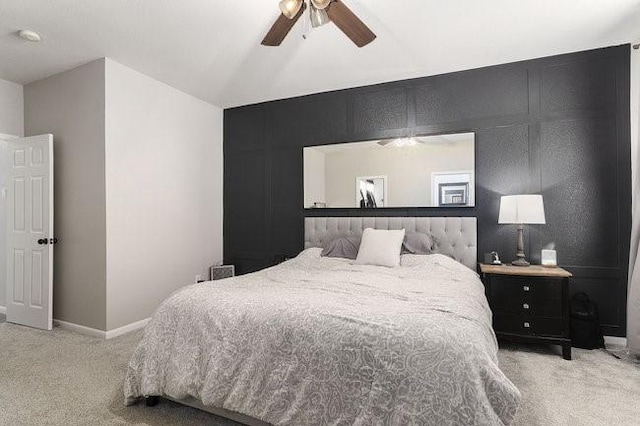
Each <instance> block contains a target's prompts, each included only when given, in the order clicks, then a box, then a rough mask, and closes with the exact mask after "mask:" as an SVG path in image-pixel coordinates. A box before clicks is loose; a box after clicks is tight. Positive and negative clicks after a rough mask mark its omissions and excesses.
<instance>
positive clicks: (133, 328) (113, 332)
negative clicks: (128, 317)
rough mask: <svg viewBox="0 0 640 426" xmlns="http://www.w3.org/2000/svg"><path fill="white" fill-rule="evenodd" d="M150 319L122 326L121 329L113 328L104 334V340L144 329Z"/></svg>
mask: <svg viewBox="0 0 640 426" xmlns="http://www.w3.org/2000/svg"><path fill="white" fill-rule="evenodd" d="M150 320H151V318H145V319H143V320H140V321H136V322H132V323H131V324H127V325H123V326H122V327H118V328H115V329H113V330H109V331H107V332H106V335H105V338H106V339H113V338H114V337H118V336H122V335H123V334H127V333H131V332H133V331H137V330H140V329H142V328H144V327H145V326H146V325H147V323H148V322H149V321H150Z"/></svg>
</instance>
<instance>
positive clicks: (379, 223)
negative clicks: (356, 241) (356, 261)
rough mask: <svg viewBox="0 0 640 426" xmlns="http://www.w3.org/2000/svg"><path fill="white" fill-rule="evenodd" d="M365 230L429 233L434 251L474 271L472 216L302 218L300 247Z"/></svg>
mask: <svg viewBox="0 0 640 426" xmlns="http://www.w3.org/2000/svg"><path fill="white" fill-rule="evenodd" d="M365 228H374V229H402V228H404V229H405V230H406V231H407V232H422V233H425V234H431V235H433V236H434V237H435V239H436V242H437V247H436V250H435V251H436V252H437V253H442V254H446V255H448V256H451V257H453V258H454V259H455V260H457V261H458V262H460V263H462V264H463V265H465V266H467V267H469V268H471V269H473V270H474V271H475V270H476V263H477V261H478V255H477V221H476V218H475V217H306V218H305V219H304V248H305V249H306V248H309V247H323V248H324V246H325V245H326V244H327V243H329V242H330V241H332V240H333V239H335V238H337V237H342V236H349V235H362V231H364V229H365Z"/></svg>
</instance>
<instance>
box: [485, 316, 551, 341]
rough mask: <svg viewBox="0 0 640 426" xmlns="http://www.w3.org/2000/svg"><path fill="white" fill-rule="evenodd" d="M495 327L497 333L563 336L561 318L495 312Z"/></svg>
mask: <svg viewBox="0 0 640 426" xmlns="http://www.w3.org/2000/svg"><path fill="white" fill-rule="evenodd" d="M493 328H494V330H495V331H496V333H514V334H528V335H535V336H562V334H563V333H562V319H561V318H539V317H528V316H525V315H508V314H495V315H494V317H493Z"/></svg>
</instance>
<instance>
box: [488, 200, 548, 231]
mask: <svg viewBox="0 0 640 426" xmlns="http://www.w3.org/2000/svg"><path fill="white" fill-rule="evenodd" d="M498 223H500V224H518V225H520V224H522V225H526V224H544V223H546V221H545V217H544V203H543V202H542V195H505V196H503V197H501V198H500V214H499V216H498Z"/></svg>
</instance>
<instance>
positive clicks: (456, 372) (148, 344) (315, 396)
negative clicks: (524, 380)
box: [124, 248, 520, 425]
mask: <svg viewBox="0 0 640 426" xmlns="http://www.w3.org/2000/svg"><path fill="white" fill-rule="evenodd" d="M124 393H125V402H126V403H127V404H132V403H134V402H135V401H136V399H137V398H138V397H141V396H149V395H166V396H169V397H171V398H174V399H184V398H186V397H189V396H192V397H195V398H197V399H199V400H200V401H202V403H203V404H204V405H209V406H216V407H222V408H225V409H227V410H231V411H236V412H239V413H243V414H246V415H249V416H251V417H254V418H256V419H260V420H263V421H266V422H269V423H272V424H277V425H500V424H509V423H510V422H511V421H512V419H513V418H514V416H515V413H516V410H517V408H518V405H519V403H520V393H519V391H518V389H517V388H516V387H515V386H514V385H513V384H512V383H511V382H510V381H509V379H507V377H505V375H504V374H503V373H502V371H501V370H500V368H499V367H498V360H497V344H496V338H495V335H494V333H493V330H492V328H491V311H490V309H489V307H488V305H487V301H486V298H485V296H484V289H483V286H482V283H481V282H480V280H479V279H478V276H477V275H476V274H475V273H474V272H473V271H471V270H470V269H468V268H466V267H465V266H463V265H461V264H459V263H457V262H455V261H454V260H452V259H450V258H448V257H446V256H443V255H439V254H434V255H429V256H415V255H404V256H402V264H401V266H400V267H398V268H385V267H377V266H365V265H354V264H353V262H352V261H348V260H345V259H335V258H324V257H320V249H315V248H314V249H308V250H305V251H304V252H302V253H301V254H300V255H299V256H298V257H296V258H295V259H292V260H290V261H287V262H285V263H282V264H280V265H278V266H275V267H273V268H269V269H265V270H263V271H260V272H256V273H253V274H248V275H243V276H239V277H235V278H229V279H225V280H220V281H213V282H205V283H200V284H196V285H191V286H189V287H186V288H184V289H182V290H179V291H177V292H175V293H174V294H173V295H171V296H170V297H169V298H168V299H167V300H166V301H164V302H163V303H162V305H161V306H160V307H159V308H158V310H157V311H156V313H155V314H154V316H153V318H152V319H151V321H150V322H149V324H148V325H147V327H146V330H145V334H144V338H143V339H142V341H141V342H140V344H139V345H138V347H137V349H136V350H135V352H134V354H133V357H132V359H131V361H130V363H129V368H128V371H127V375H126V380H125V387H124Z"/></svg>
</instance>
